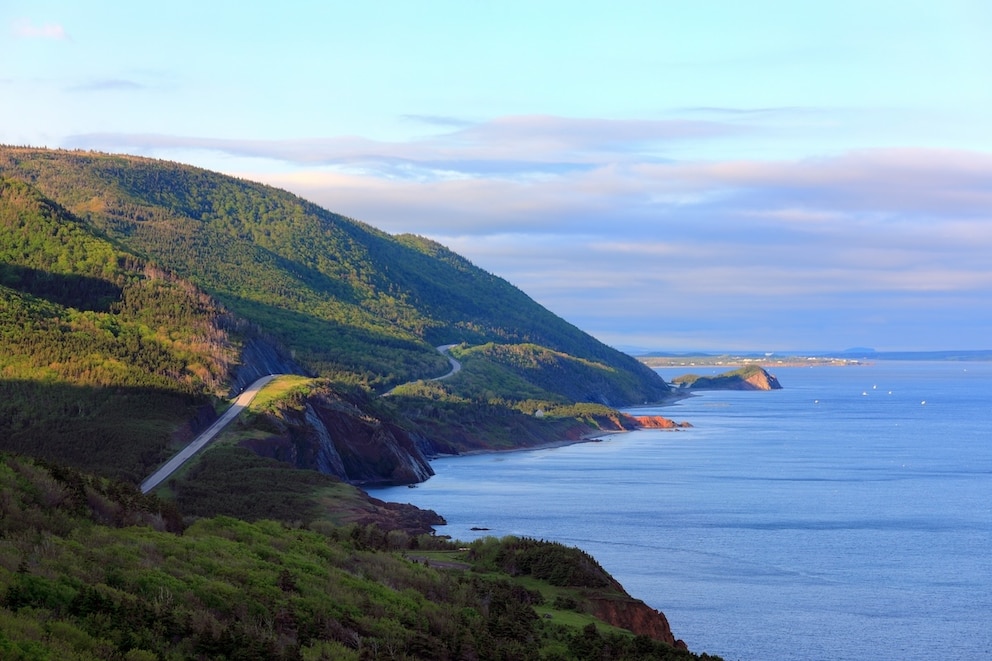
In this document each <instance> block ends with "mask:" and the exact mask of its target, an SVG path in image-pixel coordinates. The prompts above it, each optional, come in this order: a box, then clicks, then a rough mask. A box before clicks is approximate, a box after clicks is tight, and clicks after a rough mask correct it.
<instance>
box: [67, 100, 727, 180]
mask: <svg viewBox="0 0 992 661" xmlns="http://www.w3.org/2000/svg"><path fill="white" fill-rule="evenodd" d="M435 124H438V125H444V126H447V127H449V128H451V127H455V128H454V130H451V131H447V132H443V133H439V134H436V135H433V136H429V137H425V138H419V139H415V140H409V141H404V142H386V141H377V140H370V139H367V138H361V137H356V136H338V137H331V138H313V139H293V140H225V139H216V138H196V137H185V136H169V135H161V134H106V133H104V134H85V135H76V136H70V137H69V138H68V139H67V143H68V144H69V145H71V146H77V147H100V148H107V147H111V148H117V149H126V150H138V151H144V152H150V151H154V150H166V149H187V150H189V149H201V150H211V151H217V152H222V153H225V154H230V155H234V156H240V157H251V158H267V159H273V160H277V161H282V162H285V163H290V164H294V165H306V166H317V165H324V166H338V167H350V168H353V169H355V170H361V171H364V172H370V173H380V174H382V175H384V176H387V177H389V178H396V177H406V178H411V179H431V178H436V179H447V178H451V177H453V176H477V175H498V176H503V177H513V176H521V177H529V176H533V175H534V174H541V173H547V174H558V173H562V172H568V171H576V170H585V169H589V168H590V167H593V166H597V165H599V164H601V163H604V162H621V161H629V162H637V161H642V160H645V159H649V160H650V161H652V162H658V161H661V160H663V159H662V158H661V156H660V154H663V152H664V148H665V145H666V144H669V143H673V142H679V141H686V140H699V139H706V138H712V137H717V136H721V135H730V134H734V133H738V132H740V131H742V129H741V128H740V127H737V126H734V125H731V124H725V123H720V122H710V121H690V120H605V119H571V118H563V117H553V116H547V115H532V116H513V117H502V118H498V119H495V120H491V121H488V122H483V123H478V124H471V125H464V124H463V123H462V122H460V121H457V120H450V119H448V118H441V119H439V118H435Z"/></svg>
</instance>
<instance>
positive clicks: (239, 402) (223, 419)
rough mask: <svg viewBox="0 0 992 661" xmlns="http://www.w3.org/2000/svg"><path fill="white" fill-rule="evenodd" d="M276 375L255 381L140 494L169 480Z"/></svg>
mask: <svg viewBox="0 0 992 661" xmlns="http://www.w3.org/2000/svg"><path fill="white" fill-rule="evenodd" d="M276 376H278V375H277V374H270V375H268V376H263V377H262V378H261V379H258V380H257V381H255V383H253V384H251V385H250V386H248V387H247V388H245V390H244V392H242V393H241V394H240V395H238V396H237V398H236V399H235V400H234V402H233V403H232V404H231V408H229V409H227V410H226V411H224V414H223V415H222V416H220V417H219V418H217V420H215V421H214V424H212V425H210V427H208V428H207V430H206V431H204V432H203V433H202V434H200V435H199V436H197V437H196V438H194V439H193V442H192V443H190V444H189V445H187V446H186V447H184V448H183V449H182V450H180V451H179V453H178V454H176V455H175V456H174V457H172V459H169V461H167V462H165V463H164V464H162V466H161V467H160V468H159V469H158V470H156V471H155V472H154V473H152V474H151V475H149V476H148V477H147V478H146V479H145V481H144V482H142V483H141V493H148V492H149V491H151V490H152V489H154V488H155V487H157V486H158V485H159V484H161V483H162V482H164V481H165V480H167V479H168V478H169V476H170V475H172V474H173V473H175V472H176V471H177V470H179V467H180V466H182V465H183V464H185V463H186V462H187V461H189V459H190V458H191V457H192V456H193V455H194V454H196V453H197V452H199V451H200V450H202V449H203V447H204V446H205V445H206V444H207V443H209V442H210V441H212V440H213V439H214V437H215V436H217V434H219V433H220V431H221V430H222V429H224V427H226V426H227V425H229V424H230V423H231V422H232V421H233V420H234V419H235V418H236V417H238V414H239V413H241V411H243V410H244V408H245V407H246V406H248V405H249V404H251V401H252V400H253V399H255V395H257V394H258V393H259V391H260V390H261V389H262V388H264V387H265V385H266V384H268V383H269V381H271V380H272V379H274V378H276Z"/></svg>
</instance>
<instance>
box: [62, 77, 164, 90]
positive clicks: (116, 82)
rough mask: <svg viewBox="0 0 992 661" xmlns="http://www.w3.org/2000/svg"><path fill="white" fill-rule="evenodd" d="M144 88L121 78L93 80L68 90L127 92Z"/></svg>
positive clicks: (139, 84)
mask: <svg viewBox="0 0 992 661" xmlns="http://www.w3.org/2000/svg"><path fill="white" fill-rule="evenodd" d="M144 88H145V86H144V85H142V84H141V83H137V82H135V81H133V80H126V79H123V78H105V79H102V80H94V81H91V82H88V83H82V84H80V85H74V86H73V87H70V88H69V91H71V92H121V91H123V92H128V91H133V90H140V89H144Z"/></svg>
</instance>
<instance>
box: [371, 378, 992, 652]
mask: <svg viewBox="0 0 992 661" xmlns="http://www.w3.org/2000/svg"><path fill="white" fill-rule="evenodd" d="M660 371H661V373H662V374H663V376H665V377H666V378H669V379H670V378H671V377H673V376H676V375H678V374H681V373H684V371H685V370H677V369H676V370H660ZM716 371H717V370H711V369H708V368H706V369H700V370H697V372H702V373H716ZM770 371H772V372H774V373H775V374H776V375H777V376H778V378H779V380H780V381H781V382H782V384H783V386H784V390H781V391H773V392H709V393H705V394H702V395H700V396H697V397H692V398H689V399H686V400H683V401H681V402H679V403H678V404H676V405H674V406H668V407H657V408H646V409H637V410H636V411H634V412H635V413H639V414H661V415H665V416H667V417H671V418H675V419H676V420H680V421H681V420H688V421H690V422H691V423H692V424H693V425H694V427H693V428H692V429H689V430H684V431H652V430H643V431H637V432H632V433H628V434H619V435H612V436H608V437H606V438H605V439H604V440H603V441H602V442H596V443H581V444H576V445H571V446H567V447H563V448H556V449H550V450H538V451H526V452H512V453H501V454H488V455H474V456H467V457H453V458H444V459H438V460H436V461H435V462H434V463H433V466H434V470H435V471H436V472H437V475H436V476H435V477H433V478H431V480H429V481H428V482H426V483H424V484H422V485H420V486H419V487H418V488H416V489H408V488H405V487H403V488H393V489H377V490H374V491H373V493H374V495H376V496H378V497H380V498H384V499H386V500H397V501H402V502H412V503H414V504H416V505H418V506H421V507H426V508H431V509H434V510H437V511H438V512H440V513H441V514H442V515H443V516H444V517H445V518H446V519H447V520H448V522H449V525H448V526H446V527H443V528H441V529H439V532H442V533H445V534H450V535H452V536H453V537H456V538H460V539H465V540H467V539H473V538H475V537H477V536H480V535H488V534H492V535H497V536H502V535H507V534H514V535H526V536H530V537H537V538H544V539H551V540H557V541H561V542H565V543H569V544H572V545H575V546H579V547H581V548H583V549H585V550H587V551H589V552H590V553H592V554H593V555H594V556H595V557H596V559H597V560H599V562H600V563H601V564H602V565H603V566H604V567H605V568H606V569H607V571H609V572H610V573H611V574H613V575H614V576H615V577H616V578H617V579H618V580H619V581H620V582H621V583H622V584H623V585H624V586H625V588H626V589H627V590H628V592H630V593H631V594H633V595H634V596H636V597H638V598H640V599H643V600H644V601H646V602H647V603H649V604H650V605H651V606H653V607H655V608H658V609H660V610H663V611H664V612H665V614H666V615H667V616H668V618H669V620H670V622H671V625H672V629H673V631H674V632H675V635H676V636H677V637H680V638H682V639H684V640H685V641H686V643H687V644H688V645H689V647H690V649H692V650H694V651H708V652H711V653H714V654H719V655H721V656H723V657H724V658H726V659H728V660H732V659H742V660H748V661H758V660H776V659H865V658H873V659H891V660H893V661H894V660H896V659H929V658H933V657H934V656H935V655H936V656H937V657H941V658H942V657H952V658H954V657H963V658H992V631H990V627H989V620H990V615H992V560H990V556H992V442H990V432H989V429H990V428H992V363H950V362H947V363H917V362H906V363H889V362H880V363H878V364H874V365H867V366H860V367H815V368H780V369H774V370H770ZM472 527H484V528H489V529H490V530H489V531H472V530H471V528H472Z"/></svg>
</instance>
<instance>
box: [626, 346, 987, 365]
mask: <svg viewBox="0 0 992 661" xmlns="http://www.w3.org/2000/svg"><path fill="white" fill-rule="evenodd" d="M625 350H626V351H627V352H628V353H630V354H631V355H633V356H634V357H636V358H637V359H638V360H640V361H641V362H642V363H644V364H645V365H647V366H649V367H692V366H708V365H713V366H720V367H722V366H729V367H734V366H745V365H760V366H762V367H776V366H778V367H790V366H799V365H839V366H847V365H863V364H866V363H871V362H874V361H879V360H940V361H986V360H992V349H977V350H964V351H951V350H948V351H875V350H874V349H867V348H856V349H845V350H844V351H836V352H821V351H809V352H774V351H762V352H728V353H717V352H664V351H646V350H631V349H630V348H627V349H625Z"/></svg>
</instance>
